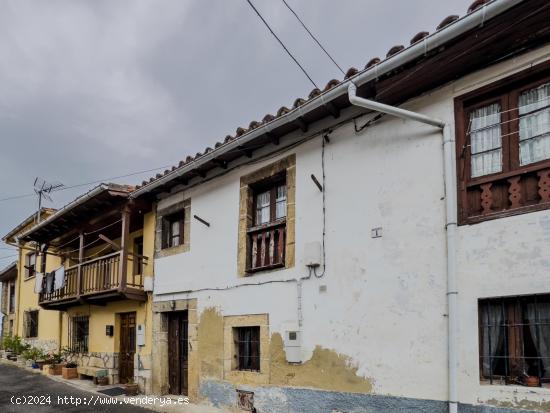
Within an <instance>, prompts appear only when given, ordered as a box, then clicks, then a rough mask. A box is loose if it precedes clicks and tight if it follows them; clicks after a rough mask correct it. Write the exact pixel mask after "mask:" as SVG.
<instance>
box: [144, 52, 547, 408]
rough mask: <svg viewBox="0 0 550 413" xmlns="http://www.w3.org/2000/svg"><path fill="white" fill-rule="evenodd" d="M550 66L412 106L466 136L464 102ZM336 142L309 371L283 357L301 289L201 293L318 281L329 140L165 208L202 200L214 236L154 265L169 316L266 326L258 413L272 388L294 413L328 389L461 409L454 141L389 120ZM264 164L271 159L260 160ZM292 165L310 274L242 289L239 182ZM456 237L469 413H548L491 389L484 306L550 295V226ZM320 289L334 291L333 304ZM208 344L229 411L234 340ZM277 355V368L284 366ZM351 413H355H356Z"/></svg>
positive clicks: (528, 220)
mask: <svg viewBox="0 0 550 413" xmlns="http://www.w3.org/2000/svg"><path fill="white" fill-rule="evenodd" d="M548 55H550V47H545V48H541V49H538V50H536V51H533V52H530V53H527V54H525V55H523V56H522V57H520V58H517V59H513V60H510V61H507V62H503V63H500V64H498V65H496V66H494V67H492V68H489V69H486V70H483V71H480V72H478V73H475V74H473V75H470V76H468V77H466V78H464V79H460V80H458V81H456V82H454V83H452V84H449V85H447V86H445V87H443V88H441V89H438V90H436V91H433V92H432V93H430V94H427V95H425V96H423V97H420V98H418V99H416V100H414V101H411V102H408V103H407V104H406V105H403V106H404V107H406V108H408V109H411V110H416V111H419V112H422V113H424V114H427V115H430V116H434V117H438V118H441V119H444V120H446V121H448V122H451V123H454V108H453V99H454V97H456V96H459V95H461V94H463V93H466V92H467V91H469V90H472V89H474V88H477V87H480V86H482V85H484V84H487V83H490V82H492V81H494V80H497V79H498V78H500V77H504V76H508V75H510V74H511V73H513V72H515V71H519V70H522V69H525V68H526V67H528V66H529V65H530V64H533V63H536V62H540V61H542V60H545V59H547V58H548ZM344 115H345V113H344V114H343V116H344ZM364 120H365V119H363V120H362V121H364ZM360 123H361V121H360ZM312 129H314V126H312ZM330 140H331V142H330V144H328V145H327V146H326V155H325V156H326V161H325V163H326V224H327V238H326V254H327V271H326V275H325V277H324V278H322V279H317V278H312V279H310V280H307V281H304V283H303V293H302V295H303V302H302V311H303V327H302V334H303V335H302V358H303V360H304V362H305V363H304V364H303V365H302V366H299V367H301V372H300V373H297V372H296V371H293V370H292V368H291V366H289V365H288V363H286V362H285V361H284V360H283V359H282V357H281V354H280V350H281V339H280V337H281V336H283V335H284V333H285V331H288V330H295V329H298V316H297V313H298V310H297V286H296V283H294V282H289V283H275V284H273V283H272V284H267V285H263V286H243V287H241V288H232V289H227V290H222V291H208V290H207V291H201V292H189V291H192V290H198V289H203V288H220V289H223V288H225V287H227V286H234V285H239V284H243V283H258V282H265V281H272V280H283V279H291V278H296V277H301V276H305V275H307V269H306V267H305V265H304V246H305V245H306V244H307V243H308V242H312V241H321V234H322V215H321V211H322V204H321V194H320V192H319V190H318V189H317V187H316V186H315V185H314V184H313V183H312V181H311V178H310V175H311V174H312V173H313V174H315V175H316V176H317V177H321V176H322V171H321V139H320V138H319V137H317V138H315V139H312V140H310V141H308V142H306V143H304V144H302V145H300V146H298V147H296V148H294V149H292V150H291V151H289V152H284V153H281V154H279V155H277V156H275V157H272V158H270V159H267V160H262V161H258V162H255V163H254V164H249V165H245V166H242V167H240V168H238V169H236V170H233V171H230V172H229V173H227V174H225V175H223V176H220V177H219V178H217V179H215V180H212V181H210V182H208V183H206V184H203V185H199V186H196V187H193V188H190V189H187V190H185V191H184V192H178V193H176V194H174V195H171V196H168V197H166V198H164V199H162V200H161V201H160V202H159V205H158V207H159V208H164V207H166V206H168V205H170V204H173V203H174V202H178V201H181V200H182V199H187V198H190V199H191V205H192V207H191V209H192V211H191V214H197V215H199V216H200V217H201V218H203V219H205V220H207V221H208V222H210V223H211V226H210V227H206V226H204V225H203V224H201V223H200V222H198V221H196V220H194V219H192V220H191V222H190V225H191V229H190V231H191V234H192V235H191V245H190V248H189V251H187V252H184V253H181V254H177V255H173V256H168V257H164V258H158V259H156V260H155V301H167V300H177V299H189V298H196V299H197V313H198V317H199V319H200V320H201V322H202V321H203V320H204V319H210V321H209V322H212V323H214V324H215V323H216V320H215V318H216V317H223V316H234V315H245V314H268V315H269V334H270V338H271V339H270V351H271V354H270V369H271V371H270V378H269V383H268V384H266V385H263V386H253V383H252V381H250V382H246V380H245V382H244V383H242V384H243V385H244V386H246V385H247V384H248V385H250V386H253V387H254V388H255V389H259V390H255V391H258V392H259V393H258V394H257V396H256V400H257V403H265V400H263V401H262V397H264V396H265V397H271V396H268V395H267V394H266V391H267V390H265V389H266V387H268V388H270V389H273V391H279V390H280V392H281V394H285V396H284V398H286V399H285V400H288V397H289V396H288V395H289V394H292V395H293V396H292V397H300V395H304V397H306V396H305V393H306V390H304V389H297V388H298V387H299V388H310V389H323V388H324V389H325V390H329V392H328V393H327V394H332V395H333V396H330V397H336V398H339V397H340V398H344V399H346V400H348V401H349V400H357V398H359V396H357V394H360V393H361V394H364V393H370V394H369V395H368V397H366V396H364V395H363V397H366V398H365V399H363V400H364V401H365V403H367V402H368V403H369V404H368V405H369V406H374V404H372V403H375V402H373V401H372V400H374V399H375V398H374V399H373V395H380V397H382V395H383V397H387V396H391V397H393V398H399V399H400V400H403V401H407V400H411V399H414V400H417V401H418V400H420V401H419V403H421V402H422V400H425V401H433V403H435V404H430V406H434V407H433V408H432V407H430V408H429V409H427V408H426V410H421V409H420V410H418V411H440V410H438V409H440V407H438V406H441V405H440V404H439V402H437V401H445V400H446V399H447V318H446V312H447V308H446V270H445V266H446V253H445V248H446V239H445V230H444V226H445V201H444V185H443V160H442V141H441V135H440V132H439V131H438V130H436V129H434V128H432V127H429V126H425V125H421V124H418V123H415V122H411V121H405V120H401V119H396V118H391V117H389V116H386V117H384V118H383V119H382V120H381V121H379V122H378V123H377V124H376V125H375V126H372V127H370V128H367V129H365V130H364V131H362V132H361V133H359V134H356V133H355V132H354V130H353V125H352V124H349V123H348V124H346V125H344V126H342V127H340V128H337V129H335V130H334V132H333V133H332V134H331V136H330ZM283 144H284V140H283V141H282V143H281V145H283ZM263 152H265V150H259V151H258V152H257V153H256V152H255V155H261V154H262V153H263ZM289 153H294V154H296V232H295V236H296V264H295V266H294V267H293V268H288V269H281V270H277V271H271V272H265V273H257V274H254V275H252V276H250V277H239V275H238V269H237V237H238V222H239V180H240V177H241V176H243V175H246V174H248V173H251V172H253V171H255V170H257V169H259V168H261V167H263V166H266V165H269V164H270V163H272V162H275V161H276V160H278V159H281V158H283V157H285V156H287V155H288V154H289ZM375 227H381V228H382V237H381V238H375V239H373V238H371V229H372V228H375ZM458 234H459V243H458V244H459V245H458V248H459V253H458V260H457V261H458V277H459V282H458V284H459V319H460V339H459V340H460V341H459V348H460V357H459V359H460V363H461V364H460V368H459V386H460V390H459V395H460V402H462V403H464V405H463V406H462V408H463V409H465V410H464V411H469V410H468V409H473V407H472V406H473V405H476V404H480V403H481V404H487V405H488V406H489V405H495V404H498V403H501V402H502V403H508V402H510V403H511V404H503V405H501V406H500V407H503V408H505V407H514V406H517V407H520V406H521V405H523V406H527V405H528V406H529V407H527V408H529V409H539V410H546V407H544V406H545V404H544V401H545V400H547V399H548V396H547V394H550V393H548V391H547V390H546V389H542V390H530V391H529V392H528V391H525V389H519V390H518V388H517V387H513V386H508V387H506V388H500V387H499V386H485V385H481V384H480V383H479V367H478V330H477V328H478V325H477V323H478V319H477V299H478V298H480V297H487V296H500V295H506V294H525V293H531V292H539V293H540V292H548V291H550V282H549V281H548V275H547V274H548V270H549V269H550V263H549V260H548V259H546V258H545V257H544V253H545V252H544V251H548V247H549V246H550V245H549V244H550V215H549V213H548V211H543V212H537V213H531V214H526V215H521V216H516V217H511V218H504V219H499V220H494V221H490V222H486V223H482V224H478V225H473V226H464V227H460V228H459V230H458ZM321 286H324V287H326V288H324V289H323V290H321V289H320V287H321ZM213 309H215V311H214V310H213ZM216 314H217V316H216ZM218 322H219V321H218ZM201 328H202V327H201V325H199V332H198V336H199V339H198V346H199V353H202V351H205V355H206V357H204V358H203V359H202V363H201V365H200V366H201V367H200V369H199V370H200V371H199V372H196V374H198V375H199V376H200V389H201V394H202V395H203V396H206V397H208V398H209V399H211V400H214V399H216V398H218V399H220V400H222V399H223V400H225V401H226V402H227V400H230V401H231V400H233V399H234V386H233V384H234V383H233V384H232V383H230V382H228V381H227V380H225V378H224V372H223V367H222V366H221V365H220V364H218V363H219V358H221V357H223V352H220V351H219V348H218V347H219V345H220V343H219V340H220V337H222V336H221V335H217V334H213V335H212V333H208V334H206V333H205V334H201ZM220 334H221V333H220ZM225 345H227V343H225ZM274 349H278V350H279V353H273V351H274ZM262 351H264V350H262ZM324 351H327V352H329V353H330V357H333V356H334V355H336V359H335V360H345V365H346V366H347V369H345V373H342V376H339V375H335V376H331V374H333V373H334V371H337V368H338V367H337V366H335V365H334V363H329V364H327V365H324V364H322V363H320V364H315V360H316V358H317V357H318V354H319V352H321V353H322V352H324ZM207 353H208V354H207ZM339 357H340V358H341V359H339ZM308 363H310V364H308ZM308 366H311V367H308ZM308 369H311V370H308ZM304 371H305V373H304ZM350 372H351V373H353V374H351V373H350ZM293 374H294V375H293ZM323 375H324V376H325V377H329V378H330V377H333V378H334V382H335V383H336V384H335V387H332V388H325V386H324V385H323V384H322V383H321V382H320V381H318V380H317V379H316V378H315V377H316V376H323ZM319 380H320V379H319ZM367 384H368V385H367ZM224 389H225V390H224ZM309 391H314V390H309ZM518 391H519V393H518ZM323 394H325V393H323ZM518 394H519V396H518ZM262 395H264V396H262ZM336 395H338V396H336ZM307 397H309V396H307ZM323 397H325V396H323ZM326 397H329V396H326ZM514 397H519V398H518V399H517V400H519V401H518V402H514V401H513V400H514ZM284 398H283V399H284ZM266 400H267V399H266ZM306 400H307V398H306ZM342 400H343V399H342ZM369 400H370V401H369ZM392 400H393V399H392ZM495 400H496V402H494V401H495ZM223 403H225V402H223ZM231 403H233V402H231ZM514 403H515V404H514ZM541 403H543V404H541ZM346 405H347V404H346V403H343V404H342V406H344V407H345V406H346ZM365 406H366V405H365ZM468 406H470V407H468ZM352 407H353V406H352ZM261 411H264V410H261ZM265 411H270V410H268V409H267V410H265ZM289 411H292V410H289ZM296 411H298V410H296ZM349 411H353V410H352V409H351V407H350V410H349ZM374 411H378V410H376V409H375V410H374ZM381 411H382V410H381ZM395 411H399V410H395ZM503 411H504V410H503Z"/></svg>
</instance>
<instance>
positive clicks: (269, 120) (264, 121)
mask: <svg viewBox="0 0 550 413" xmlns="http://www.w3.org/2000/svg"><path fill="white" fill-rule="evenodd" d="M273 119H275V116H273V115H271V114H269V113H268V114H267V115H265V116H264V118H263V119H262V122H263V123H267V122H271V121H272V120H273Z"/></svg>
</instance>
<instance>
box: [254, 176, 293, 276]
mask: <svg viewBox="0 0 550 413" xmlns="http://www.w3.org/2000/svg"><path fill="white" fill-rule="evenodd" d="M251 188H252V196H253V201H252V202H253V211H254V217H253V221H252V226H251V227H250V228H248V231H247V232H248V239H249V249H248V252H249V257H248V263H249V264H248V271H249V272H253V271H259V270H264V269H270V268H276V267H281V266H284V264H285V246H286V211H287V199H286V198H287V191H286V182H285V175H279V176H276V177H273V178H269V179H267V180H264V181H262V182H259V183H257V184H255V185H251Z"/></svg>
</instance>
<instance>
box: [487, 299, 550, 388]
mask: <svg viewBox="0 0 550 413" xmlns="http://www.w3.org/2000/svg"><path fill="white" fill-rule="evenodd" d="M479 321H480V369H481V378H482V379H485V380H489V381H490V383H491V384H493V383H495V384H514V385H529V386H533V385H538V386H541V385H542V384H543V383H550V295H532V296H520V297H503V298H491V299H484V300H480V301H479Z"/></svg>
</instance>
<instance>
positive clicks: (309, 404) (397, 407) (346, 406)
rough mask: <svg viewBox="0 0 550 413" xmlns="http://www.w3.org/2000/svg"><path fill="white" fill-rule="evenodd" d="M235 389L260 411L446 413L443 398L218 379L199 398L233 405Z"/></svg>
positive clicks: (463, 408) (490, 412)
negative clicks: (247, 395) (251, 397)
mask: <svg viewBox="0 0 550 413" xmlns="http://www.w3.org/2000/svg"><path fill="white" fill-rule="evenodd" d="M237 389H239V390H244V391H251V392H254V407H255V408H256V409H257V411H259V412H262V413H280V412H288V413H303V412H308V413H334V412H347V413H359V412H377V413H447V412H448V405H447V402H445V401H441V400H424V399H410V398H406V397H393V396H382V395H374V394H364V393H346V392H333V391H322V390H313V389H302V388H296V387H280V386H261V387H259V386H237V387H235V386H234V385H232V384H231V383H228V382H226V381H218V380H202V381H201V385H200V396H201V398H204V399H207V400H208V401H210V402H211V403H213V404H214V405H215V406H216V407H226V408H227V407H229V408H235V407H236V406H237V391H236V390H237ZM458 412H459V413H519V412H522V413H537V412H536V411H534V410H515V409H509V408H497V407H491V406H485V405H478V406H473V405H469V404H459V406H458Z"/></svg>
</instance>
